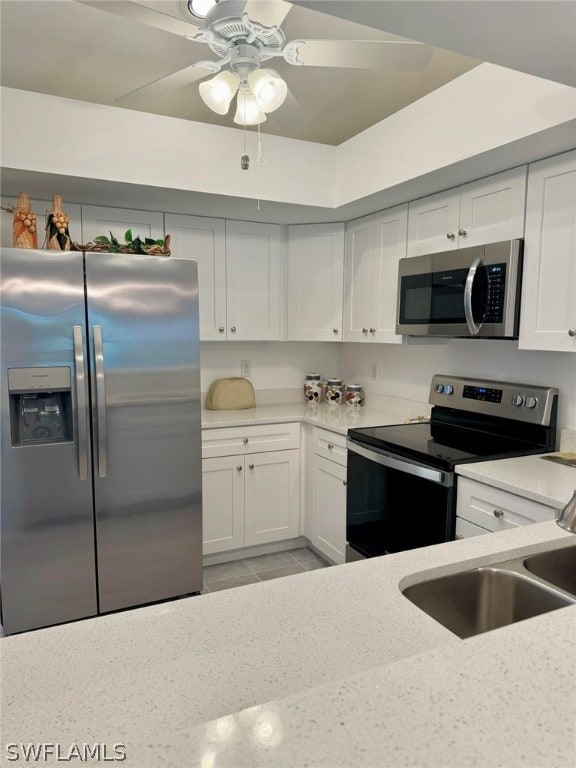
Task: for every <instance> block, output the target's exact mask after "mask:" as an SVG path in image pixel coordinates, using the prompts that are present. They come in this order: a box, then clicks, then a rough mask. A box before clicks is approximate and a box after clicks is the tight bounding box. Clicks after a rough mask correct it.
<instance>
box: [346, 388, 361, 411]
mask: <svg viewBox="0 0 576 768" xmlns="http://www.w3.org/2000/svg"><path fill="white" fill-rule="evenodd" d="M345 397H346V405H349V406H350V407H352V408H359V407H360V406H361V405H364V390H363V389H362V385H361V384H347V385H346V395H345Z"/></svg>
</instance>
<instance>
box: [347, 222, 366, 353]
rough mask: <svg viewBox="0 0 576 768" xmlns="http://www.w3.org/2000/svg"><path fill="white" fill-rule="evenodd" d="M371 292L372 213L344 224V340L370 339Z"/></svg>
mask: <svg viewBox="0 0 576 768" xmlns="http://www.w3.org/2000/svg"><path fill="white" fill-rule="evenodd" d="M373 293H374V215H373V214H371V215H370V216H364V217H363V218H361V219H356V221H350V222H348V224H346V256H345V267H344V337H343V338H344V341H370V340H371V338H372V336H371V334H370V331H369V329H370V327H373V326H370V322H371V320H372V297H373Z"/></svg>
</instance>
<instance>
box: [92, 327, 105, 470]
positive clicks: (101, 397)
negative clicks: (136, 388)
mask: <svg viewBox="0 0 576 768" xmlns="http://www.w3.org/2000/svg"><path fill="white" fill-rule="evenodd" d="M92 332H93V334H94V367H95V369H96V423H97V426H98V477H106V472H107V438H106V379H105V376H104V344H103V341H102V326H101V325H94V326H92Z"/></svg>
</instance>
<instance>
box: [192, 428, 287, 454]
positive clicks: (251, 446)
mask: <svg viewBox="0 0 576 768" xmlns="http://www.w3.org/2000/svg"><path fill="white" fill-rule="evenodd" d="M299 447H300V424H297V423H290V424H263V425H261V426H249V427H217V428H215V429H203V430H202V458H203V459H211V458H216V457H218V456H233V455H243V454H247V453H262V452H263V451H284V450H287V449H289V448H299Z"/></svg>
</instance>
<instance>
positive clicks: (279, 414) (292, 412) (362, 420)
mask: <svg viewBox="0 0 576 768" xmlns="http://www.w3.org/2000/svg"><path fill="white" fill-rule="evenodd" d="M430 408H431V406H430V405H428V404H427V403H421V402H418V401H416V400H403V399H401V398H396V397H385V396H381V397H379V398H378V400H377V401H376V403H374V404H373V405H364V406H362V407H360V408H351V407H350V406H348V405H346V404H342V405H327V404H326V403H320V404H310V405H308V404H306V403H304V402H301V403H277V404H267V405H257V406H256V408H246V409H244V410H239V411H209V410H207V409H206V408H203V409H202V429H215V428H219V427H242V426H247V425H259V424H278V423H282V422H291V421H300V422H305V423H307V424H315V425H317V426H319V427H324V428H326V429H330V430H332V431H333V432H338V433H340V434H342V435H345V434H346V433H347V432H348V430H349V429H353V428H355V427H373V426H380V425H385V424H403V423H405V422H407V421H408V420H409V419H412V418H422V419H424V420H427V419H428V418H429V417H430Z"/></svg>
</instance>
